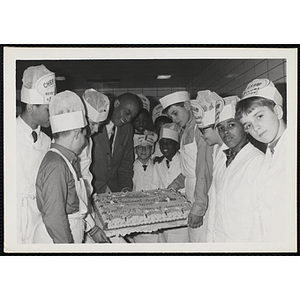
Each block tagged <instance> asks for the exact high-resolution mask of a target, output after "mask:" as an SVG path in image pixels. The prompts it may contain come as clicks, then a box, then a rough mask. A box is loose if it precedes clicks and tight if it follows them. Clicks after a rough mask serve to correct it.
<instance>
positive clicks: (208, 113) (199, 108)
mask: <svg viewBox="0 0 300 300" xmlns="http://www.w3.org/2000/svg"><path fill="white" fill-rule="evenodd" d="M218 101H221V102H223V99H222V98H221V97H220V96H219V95H218V94H217V93H215V92H211V91H209V90H205V91H198V93H197V98H196V100H191V101H190V104H191V110H192V112H193V115H194V117H195V119H196V123H197V125H198V127H199V128H204V127H208V126H210V125H213V124H214V123H215V106H216V103H217V102H218Z"/></svg>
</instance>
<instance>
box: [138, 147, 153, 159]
mask: <svg viewBox="0 0 300 300" xmlns="http://www.w3.org/2000/svg"><path fill="white" fill-rule="evenodd" d="M152 150H153V147H152V146H151V145H147V146H142V145H139V146H136V147H135V152H136V155H137V156H138V158H139V159H141V160H143V161H146V160H148V159H149V158H150V156H151V154H152Z"/></svg>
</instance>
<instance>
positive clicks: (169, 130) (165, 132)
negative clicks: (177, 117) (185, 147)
mask: <svg viewBox="0 0 300 300" xmlns="http://www.w3.org/2000/svg"><path fill="white" fill-rule="evenodd" d="M179 132H180V127H179V126H178V125H177V124H176V123H165V124H163V125H162V127H161V129H160V134H159V140H161V139H163V138H165V139H171V140H174V141H176V142H179Z"/></svg>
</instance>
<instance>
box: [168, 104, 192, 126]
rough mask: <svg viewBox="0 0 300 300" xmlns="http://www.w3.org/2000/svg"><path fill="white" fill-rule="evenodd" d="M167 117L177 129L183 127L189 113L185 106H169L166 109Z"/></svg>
mask: <svg viewBox="0 0 300 300" xmlns="http://www.w3.org/2000/svg"><path fill="white" fill-rule="evenodd" d="M168 116H169V117H170V118H171V119H172V120H173V122H174V123H176V124H177V125H178V126H179V127H181V128H182V127H185V126H186V123H187V122H188V120H189V118H190V113H189V111H188V110H187V108H186V107H185V106H183V107H182V106H176V105H171V106H170V107H169V109H168Z"/></svg>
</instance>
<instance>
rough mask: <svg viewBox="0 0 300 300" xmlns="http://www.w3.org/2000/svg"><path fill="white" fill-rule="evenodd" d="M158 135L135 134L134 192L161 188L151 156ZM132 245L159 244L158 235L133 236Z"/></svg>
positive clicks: (131, 237)
mask: <svg viewBox="0 0 300 300" xmlns="http://www.w3.org/2000/svg"><path fill="white" fill-rule="evenodd" d="M156 141H157V134H156V133H155V132H150V131H148V132H147V134H145V135H141V134H135V135H134V138H133V143H134V150H135V153H136V155H137V158H136V160H135V162H134V164H133V172H134V173H133V178H132V181H133V191H147V190H154V189H157V188H159V183H158V176H157V172H156V169H155V168H154V166H153V162H152V159H151V155H152V153H153V149H154V144H155V142H156ZM127 238H128V240H129V241H130V242H132V243H157V238H158V234H157V233H140V234H131V235H130V236H128V237H127Z"/></svg>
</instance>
